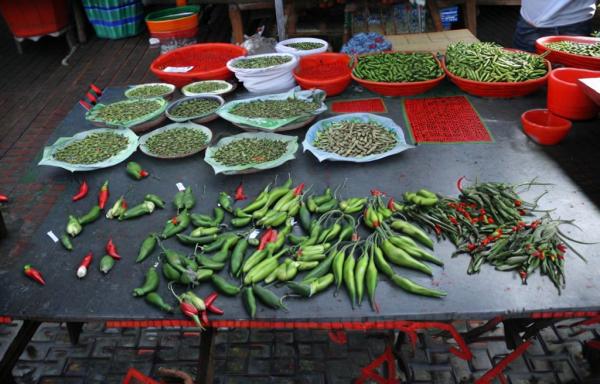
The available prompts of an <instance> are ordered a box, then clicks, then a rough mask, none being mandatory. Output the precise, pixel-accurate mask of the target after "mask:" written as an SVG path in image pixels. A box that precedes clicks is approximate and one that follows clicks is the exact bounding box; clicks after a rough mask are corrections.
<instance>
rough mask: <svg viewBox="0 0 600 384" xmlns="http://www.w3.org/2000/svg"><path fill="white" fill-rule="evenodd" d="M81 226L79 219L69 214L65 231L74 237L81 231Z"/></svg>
mask: <svg viewBox="0 0 600 384" xmlns="http://www.w3.org/2000/svg"><path fill="white" fill-rule="evenodd" d="M82 230H83V227H82V226H81V224H80V223H79V220H77V218H76V217H75V216H73V215H69V221H68V222H67V227H66V232H67V233H68V234H69V235H71V237H75V236H77V235H79V234H80V233H81V231H82Z"/></svg>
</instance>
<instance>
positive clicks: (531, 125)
mask: <svg viewBox="0 0 600 384" xmlns="http://www.w3.org/2000/svg"><path fill="white" fill-rule="evenodd" d="M521 124H523V130H524V131H525V133H526V134H527V136H529V137H531V139H532V140H533V141H535V142H536V143H539V144H543V145H554V144H558V143H559V142H561V141H562V139H564V138H565V136H567V134H568V133H569V131H570V130H571V127H572V124H571V122H570V121H569V120H566V119H563V118H562V117H559V116H556V115H553V114H552V113H551V112H550V111H548V110H547V109H531V110H529V111H527V112H525V113H523V114H522V115H521Z"/></svg>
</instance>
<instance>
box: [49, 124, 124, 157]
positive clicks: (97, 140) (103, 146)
mask: <svg viewBox="0 0 600 384" xmlns="http://www.w3.org/2000/svg"><path fill="white" fill-rule="evenodd" d="M128 144H129V139H128V138H127V137H126V136H124V135H121V134H119V133H112V132H101V133H92V134H90V135H87V136H86V137H85V138H83V139H81V140H77V141H75V142H72V143H71V144H69V145H67V146H65V147H64V148H61V149H59V150H57V151H56V152H55V153H54V158H55V159H56V160H59V161H64V162H65V163H69V164H94V163H99V162H101V161H104V160H107V159H109V158H111V157H113V156H116V155H118V154H119V153H120V152H122V151H123V150H125V149H126V148H127V145H128Z"/></svg>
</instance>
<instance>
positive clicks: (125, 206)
mask: <svg viewBox="0 0 600 384" xmlns="http://www.w3.org/2000/svg"><path fill="white" fill-rule="evenodd" d="M121 208H123V209H127V202H126V201H125V198H123V200H121Z"/></svg>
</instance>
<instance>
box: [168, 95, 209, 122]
mask: <svg viewBox="0 0 600 384" xmlns="http://www.w3.org/2000/svg"><path fill="white" fill-rule="evenodd" d="M220 106H221V103H220V102H219V100H216V99H208V98H200V97H199V98H193V99H188V100H184V101H182V102H180V103H177V104H175V105H174V106H173V107H171V108H169V111H168V112H169V114H170V115H171V116H173V117H176V118H186V117H196V116H203V115H207V114H209V113H212V112H214V111H216V110H217V109H218V108H219V107H220Z"/></svg>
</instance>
